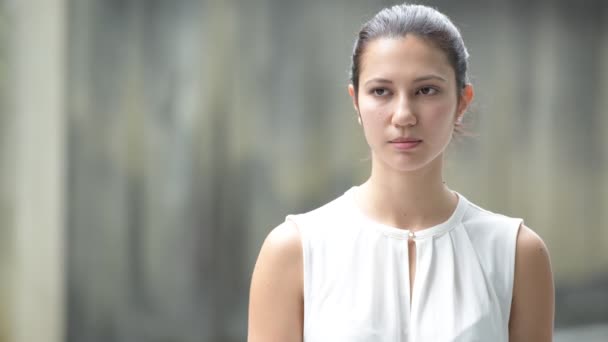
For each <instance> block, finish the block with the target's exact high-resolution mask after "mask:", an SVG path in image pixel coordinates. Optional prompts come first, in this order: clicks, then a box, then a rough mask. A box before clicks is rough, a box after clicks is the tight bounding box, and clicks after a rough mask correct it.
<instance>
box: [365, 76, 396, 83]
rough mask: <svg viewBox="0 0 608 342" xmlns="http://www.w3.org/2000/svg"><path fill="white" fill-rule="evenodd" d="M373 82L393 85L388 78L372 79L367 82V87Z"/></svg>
mask: <svg viewBox="0 0 608 342" xmlns="http://www.w3.org/2000/svg"><path fill="white" fill-rule="evenodd" d="M372 82H376V83H393V81H391V80H387V79H386V78H379V77H376V78H372V79H370V80H368V81H367V82H365V85H367V84H369V83H372Z"/></svg>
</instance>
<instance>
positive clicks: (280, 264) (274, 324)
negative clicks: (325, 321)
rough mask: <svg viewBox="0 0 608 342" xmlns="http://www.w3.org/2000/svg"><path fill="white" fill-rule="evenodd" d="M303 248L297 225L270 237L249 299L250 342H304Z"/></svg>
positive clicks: (288, 225) (287, 224) (289, 224)
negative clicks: (302, 341)
mask: <svg viewBox="0 0 608 342" xmlns="http://www.w3.org/2000/svg"><path fill="white" fill-rule="evenodd" d="M302 277H303V276H302V244H301V237H300V233H299V231H298V229H297V227H296V225H295V224H294V223H293V222H290V221H286V222H284V223H282V224H281V225H279V226H277V227H276V228H274V229H273V230H272V231H271V232H270V233H269V234H268V236H267V237H266V239H265V241H264V243H263V245H262V248H261V250H260V254H259V256H258V259H257V261H256V265H255V268H254V271H253V276H252V279H251V288H250V296H249V329H248V341H249V342H256V341H301V340H302V320H303V298H302V297H303V289H302Z"/></svg>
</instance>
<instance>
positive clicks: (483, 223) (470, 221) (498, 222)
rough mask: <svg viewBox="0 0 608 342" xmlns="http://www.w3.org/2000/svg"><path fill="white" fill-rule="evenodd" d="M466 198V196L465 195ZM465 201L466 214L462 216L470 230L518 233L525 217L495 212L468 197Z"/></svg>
mask: <svg viewBox="0 0 608 342" xmlns="http://www.w3.org/2000/svg"><path fill="white" fill-rule="evenodd" d="M463 198H464V197H463ZM464 201H465V202H466V204H467V208H466V211H465V214H464V215H463V218H462V223H463V225H464V226H465V228H467V230H470V231H475V232H477V231H480V230H481V231H484V232H486V233H501V232H502V233H507V232H509V233H511V234H513V233H516V232H517V230H518V229H519V227H520V225H522V223H523V219H522V218H520V217H515V216H509V215H505V214H502V213H498V212H494V211H491V210H489V209H486V208H484V207H481V206H479V205H477V204H475V203H473V202H471V201H469V200H467V199H466V198H464Z"/></svg>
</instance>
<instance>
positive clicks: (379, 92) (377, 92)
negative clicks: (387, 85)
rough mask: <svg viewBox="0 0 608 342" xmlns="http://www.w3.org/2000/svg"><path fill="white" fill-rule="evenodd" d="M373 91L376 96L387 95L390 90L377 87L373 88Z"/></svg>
mask: <svg viewBox="0 0 608 342" xmlns="http://www.w3.org/2000/svg"><path fill="white" fill-rule="evenodd" d="M372 93H373V94H374V95H376V96H385V95H387V94H388V90H386V89H384V88H376V89H374V90H372Z"/></svg>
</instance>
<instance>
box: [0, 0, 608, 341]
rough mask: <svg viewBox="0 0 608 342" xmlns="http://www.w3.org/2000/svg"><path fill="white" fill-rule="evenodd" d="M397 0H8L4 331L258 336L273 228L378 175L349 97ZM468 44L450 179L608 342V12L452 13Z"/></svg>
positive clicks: (562, 3)
mask: <svg viewBox="0 0 608 342" xmlns="http://www.w3.org/2000/svg"><path fill="white" fill-rule="evenodd" d="M396 3H398V2H395V1H362V0H332V1H323V0H307V1H292V0H250V1H246V0H240V1H239V0H174V1H169V0H164V1H163V0H0V161H1V163H2V168H1V169H0V172H1V173H0V342H9V341H10V342H25V341H28V342H30V341H35V342H39V341H45V342H60V341H69V342H89V341H90V342H94V341H104V342H113V341H117V342H118V341H125V342H127V341H128V342H137V341H151V342H169V341H171V342H189V341H210V342H232V341H244V340H245V336H246V330H247V305H248V291H249V281H250V276H251V272H252V269H253V265H254V263H255V259H256V257H257V253H258V251H259V248H260V246H261V244H262V242H263V240H264V238H265V236H266V234H268V232H269V231H270V230H271V229H272V228H273V227H275V226H276V225H278V224H279V223H281V222H282V221H283V220H284V217H285V215H287V214H289V213H298V212H303V211H307V210H310V209H313V208H315V207H318V206H320V205H322V204H324V203H326V202H328V201H329V200H331V199H333V198H335V197H337V196H339V195H340V194H342V193H343V192H344V191H346V190H347V189H348V188H349V187H350V186H352V185H354V184H359V183H362V182H363V181H365V179H366V177H367V176H368V174H369V160H368V159H367V157H368V154H369V153H368V150H367V147H366V144H365V141H364V138H363V135H362V133H361V131H360V129H359V126H358V125H357V123H356V117H355V113H354V111H353V109H352V106H351V102H350V99H349V97H348V95H347V91H346V86H347V83H348V70H349V66H350V53H351V48H352V44H353V42H354V37H355V35H356V33H357V31H358V29H359V27H360V26H361V24H362V23H363V22H364V21H366V20H367V19H369V18H370V17H371V16H372V15H373V14H375V13H376V12H377V11H378V10H380V9H381V8H382V7H385V6H389V5H393V4H396ZM420 3H423V4H427V5H431V6H434V7H438V8H439V9H440V10H441V11H443V12H444V13H446V14H447V15H448V16H450V17H451V18H452V20H453V21H454V22H455V24H456V25H457V26H458V27H460V29H461V31H462V34H463V37H464V39H465V43H466V44H467V46H468V49H469V53H470V54H471V59H470V68H471V80H472V83H473V84H474V86H475V88H476V100H475V104H474V105H473V108H472V110H471V111H470V112H469V113H468V117H467V123H468V124H469V126H470V130H471V131H472V132H473V133H474V136H473V137H470V138H460V139H457V140H455V141H454V142H453V144H452V145H451V147H450V150H449V153H448V157H447V166H446V180H447V182H448V184H449V186H450V187H451V188H453V189H455V190H458V191H459V192H461V193H463V194H464V195H465V196H467V198H469V199H471V200H473V201H474V202H476V203H478V204H479V205H481V206H483V207H486V208H487V209H490V210H492V211H496V212H501V213H504V214H508V215H511V216H518V217H523V218H525V220H526V222H527V225H528V226H530V227H531V228H533V229H534V230H536V231H537V232H538V233H539V234H540V235H541V236H542V237H543V238H544V240H545V242H546V243H547V245H548V246H549V249H550V251H551V254H552V262H553V269H554V273H555V280H556V287H557V293H556V305H557V309H556V310H557V312H556V329H557V336H556V341H563V342H565V341H607V340H608V328H607V326H608V229H606V225H607V222H608V114H607V113H606V108H608V2H606V1H601V0H587V1H566V0H539V1H523V0H492V1H475V0H460V1H449V0H443V1H441V0H436V1H420Z"/></svg>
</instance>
